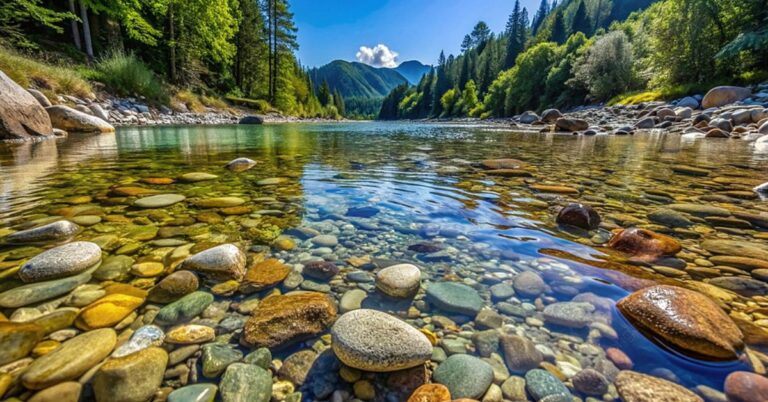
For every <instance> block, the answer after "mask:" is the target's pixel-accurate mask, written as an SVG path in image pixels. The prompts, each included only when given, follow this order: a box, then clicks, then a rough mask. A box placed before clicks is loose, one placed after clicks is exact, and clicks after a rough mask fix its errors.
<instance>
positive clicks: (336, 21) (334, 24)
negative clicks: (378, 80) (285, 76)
mask: <svg viewBox="0 0 768 402" xmlns="http://www.w3.org/2000/svg"><path fill="white" fill-rule="evenodd" d="M539 3H540V0H521V4H522V5H523V6H524V7H527V8H528V13H529V14H530V15H531V18H532V17H533V14H534V13H535V11H536V9H537V8H538V6H539ZM290 4H291V10H292V11H293V12H294V14H295V21H296V25H297V26H298V28H299V45H300V48H299V52H298V56H299V58H300V59H301V62H302V64H304V65H306V66H311V67H315V66H320V65H323V64H326V63H328V62H330V61H332V60H336V59H342V60H349V61H352V60H355V59H356V56H357V54H358V52H359V51H360V47H361V46H366V47H367V48H368V49H366V50H364V51H363V52H361V54H360V57H361V58H362V59H363V60H366V61H368V62H369V63H370V64H377V62H378V64H385V65H386V64H389V65H392V64H393V63H394V64H396V63H400V62H403V61H406V60H419V61H421V62H423V63H425V64H434V63H435V62H436V60H437V56H438V55H439V54H440V50H441V49H445V52H446V55H447V54H449V53H454V54H455V53H458V51H459V47H460V44H461V40H462V38H463V37H464V35H466V34H467V33H469V32H470V31H471V30H472V27H473V26H474V25H475V23H476V22H477V21H479V20H483V21H485V22H486V23H487V24H488V25H489V26H490V27H491V29H492V30H493V31H494V32H499V31H501V30H503V29H504V25H505V24H506V21H507V17H508V16H509V14H510V13H511V12H512V7H513V6H514V0H389V1H376V0H293V1H291V2H290ZM379 44H383V45H385V46H386V48H387V49H389V51H387V49H384V48H378V49H375V50H374V48H375V47H376V45H379ZM392 52H394V53H397V54H398V56H397V57H396V58H395V59H394V60H391V58H392V56H393V54H392Z"/></svg>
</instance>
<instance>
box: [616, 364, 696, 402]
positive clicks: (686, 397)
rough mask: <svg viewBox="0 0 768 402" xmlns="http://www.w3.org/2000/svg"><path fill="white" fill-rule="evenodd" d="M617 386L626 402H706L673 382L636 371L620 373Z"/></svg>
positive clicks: (617, 377)
mask: <svg viewBox="0 0 768 402" xmlns="http://www.w3.org/2000/svg"><path fill="white" fill-rule="evenodd" d="M615 385H616V390H618V391H619V395H620V396H621V400H622V401H624V402H661V401H664V402H704V400H703V399H701V397H699V396H698V395H696V394H694V393H693V392H691V391H689V390H687V389H685V388H683V387H681V386H679V385H677V384H675V383H673V382H670V381H667V380H664V379H661V378H657V377H651V376H649V375H645V374H640V373H638V372H635V371H628V370H627V371H622V372H620V373H619V375H618V376H616V382H615Z"/></svg>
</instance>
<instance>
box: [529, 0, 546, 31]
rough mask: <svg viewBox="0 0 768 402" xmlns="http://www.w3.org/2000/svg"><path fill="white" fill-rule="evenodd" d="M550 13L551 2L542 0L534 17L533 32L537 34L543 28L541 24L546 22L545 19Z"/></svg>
mask: <svg viewBox="0 0 768 402" xmlns="http://www.w3.org/2000/svg"><path fill="white" fill-rule="evenodd" d="M549 11H550V8H549V1H548V0H541V4H540V5H539V9H538V10H536V14H535V15H534V16H533V24H532V25H531V32H533V33H534V34H535V33H537V32H538V31H539V27H541V24H542V23H543V22H544V19H545V18H547V15H549Z"/></svg>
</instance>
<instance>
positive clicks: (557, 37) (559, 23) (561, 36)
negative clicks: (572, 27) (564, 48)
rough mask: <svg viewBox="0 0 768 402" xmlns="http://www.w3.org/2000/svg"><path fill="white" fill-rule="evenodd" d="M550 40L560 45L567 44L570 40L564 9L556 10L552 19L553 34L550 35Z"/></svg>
mask: <svg viewBox="0 0 768 402" xmlns="http://www.w3.org/2000/svg"><path fill="white" fill-rule="evenodd" d="M549 39H550V40H551V41H552V42H556V43H558V44H563V43H565V40H566V39H568V32H567V30H566V29H565V18H564V17H563V10H562V9H557V10H555V16H554V18H552V33H551V34H550V36H549Z"/></svg>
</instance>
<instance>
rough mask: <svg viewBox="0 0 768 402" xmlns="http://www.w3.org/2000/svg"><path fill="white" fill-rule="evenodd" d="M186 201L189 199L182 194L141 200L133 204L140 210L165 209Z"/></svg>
mask: <svg viewBox="0 0 768 402" xmlns="http://www.w3.org/2000/svg"><path fill="white" fill-rule="evenodd" d="M185 199H187V197H185V196H183V195H181V194H159V195H152V196H149V197H144V198H139V199H138V200H136V201H134V202H133V205H135V206H137V207H139V208H164V207H169V206H171V205H173V204H176V203H179V202H182V201H184V200H185Z"/></svg>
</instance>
